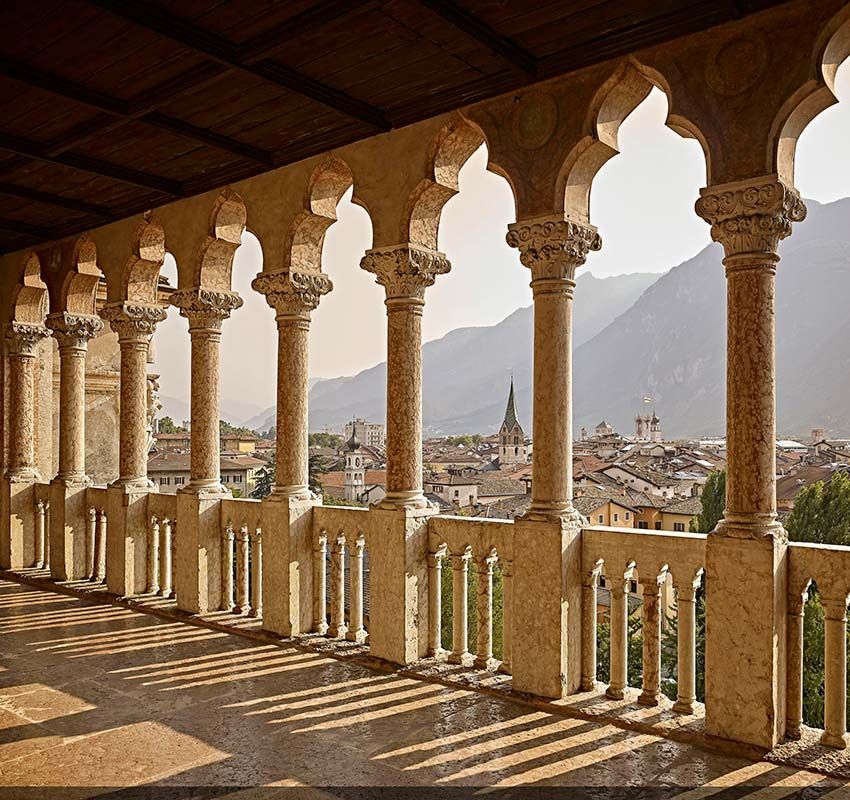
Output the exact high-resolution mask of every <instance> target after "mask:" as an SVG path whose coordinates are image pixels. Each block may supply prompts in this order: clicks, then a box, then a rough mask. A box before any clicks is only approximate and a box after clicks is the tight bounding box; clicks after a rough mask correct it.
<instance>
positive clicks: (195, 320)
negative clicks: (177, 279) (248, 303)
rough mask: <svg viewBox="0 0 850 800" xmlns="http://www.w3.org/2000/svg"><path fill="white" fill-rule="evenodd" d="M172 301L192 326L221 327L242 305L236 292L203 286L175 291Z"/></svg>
mask: <svg viewBox="0 0 850 800" xmlns="http://www.w3.org/2000/svg"><path fill="white" fill-rule="evenodd" d="M170 302H171V305H173V306H177V308H179V309H180V314H181V316H184V317H186V319H188V320H189V327H190V328H193V327H197V328H220V327H221V323H222V322H223V321H224V320H226V319H227V318H228V317H229V316H230V314H231V312H233V311H235V310H236V309H237V308H240V307H241V306H242V298H241V297H240V296H239V295H238V294H236V292H229V291H225V290H223V289H205V288H203V287H195V288H192V289H181V290H180V291H177V292H174V294H172V295H171V299H170Z"/></svg>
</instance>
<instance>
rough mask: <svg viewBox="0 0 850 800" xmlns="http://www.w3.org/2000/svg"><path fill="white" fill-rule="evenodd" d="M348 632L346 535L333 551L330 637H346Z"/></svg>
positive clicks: (336, 541)
mask: <svg viewBox="0 0 850 800" xmlns="http://www.w3.org/2000/svg"><path fill="white" fill-rule="evenodd" d="M347 632H348V626H347V625H346V624H345V534H344V533H341V534H340V535H339V536H337V537H336V539H335V541H334V546H333V549H332V550H331V624H330V627H329V628H328V634H329V635H330V636H339V637H344V636H345V634H346V633H347Z"/></svg>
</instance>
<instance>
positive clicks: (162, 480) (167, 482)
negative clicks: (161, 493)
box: [159, 475, 171, 486]
mask: <svg viewBox="0 0 850 800" xmlns="http://www.w3.org/2000/svg"><path fill="white" fill-rule="evenodd" d="M159 485H160V486H171V478H167V477H165V476H164V475H163V476H162V477H160V479H159Z"/></svg>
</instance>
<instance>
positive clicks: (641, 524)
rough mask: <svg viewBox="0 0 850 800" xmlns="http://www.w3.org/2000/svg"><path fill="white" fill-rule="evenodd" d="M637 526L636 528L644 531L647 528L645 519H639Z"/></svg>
mask: <svg viewBox="0 0 850 800" xmlns="http://www.w3.org/2000/svg"><path fill="white" fill-rule="evenodd" d="M637 526H638V528H640V529H641V530H644V531H645V530H646V529H647V528H648V527H649V525H647V523H646V520H645V519H639V520H638V524H637Z"/></svg>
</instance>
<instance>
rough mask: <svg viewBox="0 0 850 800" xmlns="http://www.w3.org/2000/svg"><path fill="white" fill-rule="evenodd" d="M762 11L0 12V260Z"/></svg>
mask: <svg viewBox="0 0 850 800" xmlns="http://www.w3.org/2000/svg"><path fill="white" fill-rule="evenodd" d="M777 3H778V0H575V2H565V0H536V2H530V1H529V0H320V2H311V0H283V1H280V0H278V1H277V2H276V1H275V0H253V2H248V1H247V0H241V2H240V1H239V0H64V2H63V0H7V2H6V3H5V4H4V7H3V17H2V19H3V32H2V41H0V252H9V251H12V250H17V249H19V248H23V247H28V246H31V245H34V244H37V243H39V242H42V241H46V240H49V239H54V238H59V237H62V236H67V235H69V234H72V233H76V232H79V231H83V230H86V229H89V228H92V227H96V226H98V225H102V224H104V223H106V222H109V221H111V220H115V219H120V218H122V217H125V216H128V215H130V214H133V213H137V212H139V211H143V210H146V209H148V208H151V207H154V206H157V205H161V204H163V203H167V202H170V201H172V200H174V199H176V198H180V197H187V196H191V195H193V194H198V193H201V192H204V191H208V190H210V189H212V188H215V187H217V186H221V185H224V184H226V183H228V182H231V181H235V180H238V179H241V178H246V177H248V176H250V175H254V174H258V173H260V172H264V171H266V170H269V169H271V168H273V167H277V166H281V165H284V164H287V163H291V162H294V161H298V160H300V159H303V158H306V157H308V156H311V155H315V154H317V153H321V152H324V151H326V150H328V149H331V148H334V147H339V146H342V145H345V144H348V143H350V142H353V141H356V140H358V139H363V138H366V137H368V136H371V135H374V134H375V133H379V132H381V131H386V130H389V129H391V128H394V127H398V126H401V125H405V124H408V123H411V122H415V121H417V120H420V119H426V118H428V117H430V116H434V115H435V114H439V113H443V112H445V111H449V110H452V109H454V108H458V107H460V106H462V105H466V104H468V103H471V102H475V101H479V100H483V99H486V98H488V97H493V96H495V95H498V94H501V93H503V92H505V91H509V90H512V89H516V88H519V87H521V86H526V85H528V84H531V83H534V82H536V81H538V80H541V79H545V78H550V77H553V76H556V75H560V74H564V73H566V72H569V71H571V70H574V69H578V68H580V67H583V66H587V65H588V64H591V63H594V62H598V61H601V60H604V59H607V58H611V57H613V56H617V55H622V54H625V53H628V52H631V51H634V50H636V49H638V48H641V47H645V46H647V45H651V44H655V43H658V42H661V41H665V40H668V39H672V38H675V37H677V36H680V35H683V34H686V33H691V32H694V31H696V30H700V29H704V28H708V27H710V26H713V25H717V24H720V23H723V22H727V21H729V20H731V19H734V18H736V17H740V16H743V15H746V14H749V13H753V12H755V11H759V10H761V9H763V8H765V7H767V6H771V5H776V4H777Z"/></svg>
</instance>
